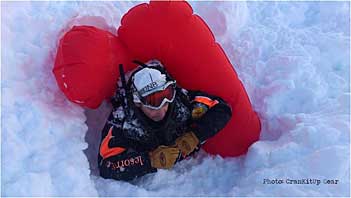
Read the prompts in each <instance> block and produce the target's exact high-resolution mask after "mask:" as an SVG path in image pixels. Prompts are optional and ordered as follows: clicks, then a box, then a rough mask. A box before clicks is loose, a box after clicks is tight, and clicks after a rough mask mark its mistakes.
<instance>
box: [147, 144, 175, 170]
mask: <svg viewBox="0 0 351 198" xmlns="http://www.w3.org/2000/svg"><path fill="white" fill-rule="evenodd" d="M149 156H150V160H151V166H152V167H154V168H163V169H169V168H172V167H173V165H174V164H175V162H176V161H177V159H178V158H179V157H180V151H179V149H178V148H176V147H169V146H163V145H161V146H159V147H158V148H157V149H155V150H153V151H151V152H150V153H149Z"/></svg>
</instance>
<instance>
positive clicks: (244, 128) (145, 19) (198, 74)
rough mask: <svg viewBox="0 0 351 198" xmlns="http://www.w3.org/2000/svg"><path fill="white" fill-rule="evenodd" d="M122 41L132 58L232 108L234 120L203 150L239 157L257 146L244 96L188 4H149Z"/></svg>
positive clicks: (131, 20)
mask: <svg viewBox="0 0 351 198" xmlns="http://www.w3.org/2000/svg"><path fill="white" fill-rule="evenodd" d="M121 24H122V25H121V27H119V29H118V36H119V38H120V40H121V42H122V43H123V44H124V45H125V46H126V48H127V49H128V51H129V52H131V53H133V55H134V58H136V59H139V60H142V61H147V60H150V59H154V58H156V59H159V60H160V61H161V62H162V63H164V65H165V67H166V68H167V71H169V73H170V74H171V75H172V76H173V77H174V78H175V79H176V80H177V82H178V83H179V84H180V85H181V86H182V87H184V88H186V89H195V90H202V91H205V92H208V93H209V94H213V95H217V96H220V97H222V98H223V99H224V100H226V101H227V102H228V103H229V104H230V105H231V107H232V111H233V117H232V119H231V120H230V122H229V123H228V125H227V126H226V127H225V128H224V129H223V130H222V131H221V132H220V133H218V134H217V135H216V136H214V137H213V138H211V139H209V140H208V141H207V142H206V144H205V146H204V149H205V150H206V151H207V152H209V153H211V154H220V155H221V156H224V157H225V156H237V155H241V154H244V153H245V152H246V151H247V149H248V147H249V146H250V145H251V144H252V143H253V142H255V141H257V140H258V138H259V134H260V121H259V119H258V116H257V115H256V113H255V112H254V111H253V109H252V107H251V104H250V101H249V98H248V96H247V94H246V91H245V89H244V87H243V85H242V84H241V82H240V80H239V79H238V77H237V74H236V72H235V71H234V69H233V66H232V65H231V63H230V61H229V60H228V58H227V56H226V55H225V53H224V51H223V50H222V48H221V47H220V46H219V44H217V43H216V42H215V39H214V36H213V34H212V32H211V31H210V29H209V28H208V26H207V25H206V23H205V22H204V21H203V20H202V19H201V18H200V17H199V16H197V15H193V11H192V8H191V6H190V5H189V4H188V3H187V2H179V1H174V2H166V1H151V2H150V4H146V3H145V4H141V5H138V6H136V7H134V8H132V9H131V10H130V11H129V12H128V13H127V14H126V15H125V16H124V17H123V18H122V23H121Z"/></svg>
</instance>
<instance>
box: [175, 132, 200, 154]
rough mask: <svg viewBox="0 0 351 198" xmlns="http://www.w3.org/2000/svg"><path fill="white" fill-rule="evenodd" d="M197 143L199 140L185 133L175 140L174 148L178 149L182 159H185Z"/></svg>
mask: <svg viewBox="0 0 351 198" xmlns="http://www.w3.org/2000/svg"><path fill="white" fill-rule="evenodd" d="M199 143H200V141H199V139H198V138H197V137H196V136H195V134H194V133H193V132H188V133H185V134H184V135H183V136H180V137H179V138H177V139H176V146H177V147H178V148H179V150H180V152H181V153H182V156H183V157H186V156H188V155H189V154H190V153H191V152H193V151H194V150H195V149H196V148H197V145H199Z"/></svg>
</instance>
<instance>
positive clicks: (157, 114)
mask: <svg viewBox="0 0 351 198" xmlns="http://www.w3.org/2000/svg"><path fill="white" fill-rule="evenodd" d="M137 106H138V107H139V108H140V109H141V110H142V111H143V112H144V114H145V115H146V116H147V117H149V118H150V119H152V120H153V121H156V122H158V121H161V120H162V119H163V118H164V117H165V115H166V113H167V110H168V106H169V104H168V102H167V103H165V104H164V105H163V106H162V107H161V108H160V109H157V110H154V109H150V108H147V107H145V106H143V105H142V104H138V105H137Z"/></svg>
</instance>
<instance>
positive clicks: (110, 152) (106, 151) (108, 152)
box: [100, 126, 126, 159]
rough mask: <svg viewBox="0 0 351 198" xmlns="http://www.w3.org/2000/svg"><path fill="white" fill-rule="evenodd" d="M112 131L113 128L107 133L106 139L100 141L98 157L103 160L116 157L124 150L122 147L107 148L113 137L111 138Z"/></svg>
mask: <svg viewBox="0 0 351 198" xmlns="http://www.w3.org/2000/svg"><path fill="white" fill-rule="evenodd" d="M112 129H113V126H112V127H111V128H110V130H109V131H108V133H107V135H106V137H105V138H104V140H103V141H102V143H101V146H100V155H101V157H102V158H103V159H106V158H108V157H111V156H114V155H118V154H120V153H122V152H123V151H125V150H126V149H125V148H122V147H113V148H110V147H109V146H108V143H109V142H110V139H111V138H113V137H114V136H112Z"/></svg>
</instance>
